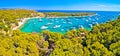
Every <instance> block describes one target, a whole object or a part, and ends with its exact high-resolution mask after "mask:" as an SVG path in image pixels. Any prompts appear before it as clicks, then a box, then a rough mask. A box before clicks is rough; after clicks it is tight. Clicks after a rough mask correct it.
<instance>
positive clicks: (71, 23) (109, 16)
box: [20, 12, 118, 33]
mask: <svg viewBox="0 0 120 56" xmlns="http://www.w3.org/2000/svg"><path fill="white" fill-rule="evenodd" d="M117 17H118V12H96V15H94V16H85V17H68V18H65V17H61V18H33V19H29V20H28V21H27V22H26V23H25V24H24V25H23V26H22V27H21V29H20V30H21V31H22V32H26V33H31V32H41V31H43V30H50V31H52V32H61V33H66V32H67V31H68V30H72V29H78V28H84V29H87V30H91V29H92V27H93V26H94V25H95V24H102V23H105V22H108V21H110V20H115V19H116V18H117Z"/></svg>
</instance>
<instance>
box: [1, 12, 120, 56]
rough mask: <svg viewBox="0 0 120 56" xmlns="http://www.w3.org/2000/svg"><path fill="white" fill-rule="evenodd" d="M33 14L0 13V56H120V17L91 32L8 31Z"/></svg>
mask: <svg viewBox="0 0 120 56" xmlns="http://www.w3.org/2000/svg"><path fill="white" fill-rule="evenodd" d="M33 13H35V14H36V12H35V11H29V10H0V56H120V28H119V27H120V16H119V17H118V19H117V20H114V21H110V22H107V23H104V24H100V25H95V26H94V27H93V29H92V30H91V31H87V30H85V29H77V30H70V31H68V32H67V33H66V34H64V35H63V34H61V33H56V32H50V31H47V30H46V31H43V32H42V33H23V32H21V31H20V30H19V29H18V30H14V31H13V30H11V24H12V23H15V22H16V23H17V22H18V21H17V20H16V19H17V18H23V17H29V16H33V15H31V14H33ZM20 15H21V16H20ZM16 16H19V17H16ZM34 16H36V15H34ZM8 26H9V27H8ZM6 28H8V29H7V30H6ZM3 31H5V32H8V31H12V33H11V35H9V33H8V34H4V33H3Z"/></svg>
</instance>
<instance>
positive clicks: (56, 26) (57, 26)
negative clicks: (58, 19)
mask: <svg viewBox="0 0 120 56" xmlns="http://www.w3.org/2000/svg"><path fill="white" fill-rule="evenodd" d="M60 26H61V25H55V26H54V27H53V28H59V27H60Z"/></svg>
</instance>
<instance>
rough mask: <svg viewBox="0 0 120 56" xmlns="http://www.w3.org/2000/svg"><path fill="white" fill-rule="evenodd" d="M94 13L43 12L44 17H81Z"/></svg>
mask: <svg viewBox="0 0 120 56" xmlns="http://www.w3.org/2000/svg"><path fill="white" fill-rule="evenodd" d="M95 14H96V13H94V12H44V15H45V17H53V18H54V17H82V16H92V15H95Z"/></svg>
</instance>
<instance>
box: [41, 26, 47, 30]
mask: <svg viewBox="0 0 120 56" xmlns="http://www.w3.org/2000/svg"><path fill="white" fill-rule="evenodd" d="M47 28H48V27H46V26H42V27H41V28H40V29H47Z"/></svg>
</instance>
